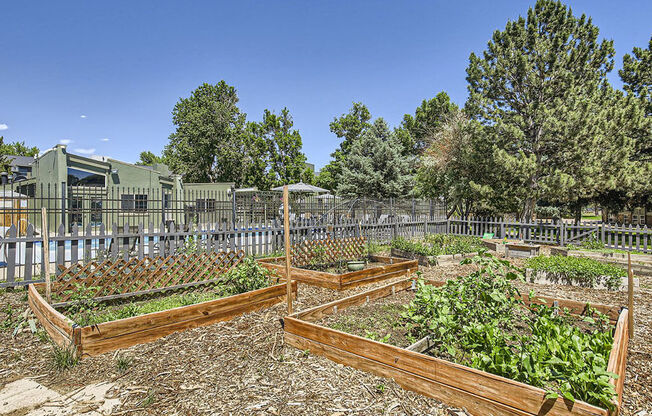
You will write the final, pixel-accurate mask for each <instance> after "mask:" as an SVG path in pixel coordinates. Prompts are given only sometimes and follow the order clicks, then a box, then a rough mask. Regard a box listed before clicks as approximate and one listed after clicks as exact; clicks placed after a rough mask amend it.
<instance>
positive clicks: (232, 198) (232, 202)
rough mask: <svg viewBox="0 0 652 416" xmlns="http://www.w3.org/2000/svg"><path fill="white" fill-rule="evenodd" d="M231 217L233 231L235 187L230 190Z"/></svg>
mask: <svg viewBox="0 0 652 416" xmlns="http://www.w3.org/2000/svg"><path fill="white" fill-rule="evenodd" d="M231 211H232V212H231V215H233V221H231V223H232V224H233V229H234V230H235V211H236V206H235V187H232V188H231Z"/></svg>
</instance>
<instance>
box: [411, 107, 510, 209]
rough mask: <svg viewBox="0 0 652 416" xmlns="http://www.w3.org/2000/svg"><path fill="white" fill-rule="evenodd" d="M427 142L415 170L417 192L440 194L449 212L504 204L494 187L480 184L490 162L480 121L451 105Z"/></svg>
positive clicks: (488, 207) (436, 196)
mask: <svg viewBox="0 0 652 416" xmlns="http://www.w3.org/2000/svg"><path fill="white" fill-rule="evenodd" d="M428 142H429V145H428V147H427V148H426V149H425V150H424V152H423V154H422V156H421V159H420V163H419V168H418V170H417V174H416V187H415V188H416V192H417V194H419V195H422V196H426V197H429V198H443V199H444V200H445V201H446V205H447V207H448V210H447V211H448V212H447V215H448V216H451V215H454V214H455V215H460V216H467V215H469V214H470V212H471V211H473V212H474V213H476V214H478V213H488V212H490V211H495V210H496V209H498V207H500V208H505V207H504V206H500V204H499V202H500V198H501V197H500V193H499V192H496V191H497V189H496V187H488V186H482V185H481V184H482V183H483V181H484V178H485V175H487V174H488V173H489V172H490V171H491V169H492V166H491V163H490V159H487V158H486V151H487V149H486V145H485V141H484V135H483V134H482V126H481V125H479V123H477V122H473V121H471V120H469V118H468V117H467V116H466V115H465V114H464V112H463V111H461V110H459V109H454V110H452V111H451V112H450V113H448V114H447V115H445V116H444V117H442V119H441V120H439V122H438V125H437V127H436V128H435V129H434V131H432V132H430V138H429V140H428ZM492 213H493V212H492Z"/></svg>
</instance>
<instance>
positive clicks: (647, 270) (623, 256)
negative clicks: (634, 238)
mask: <svg viewBox="0 0 652 416" xmlns="http://www.w3.org/2000/svg"><path fill="white" fill-rule="evenodd" d="M550 254H551V255H558V256H567V257H586V258H590V259H594V260H598V261H601V262H604V263H611V264H615V265H618V266H619V267H623V268H627V253H626V252H623V251H618V250H610V249H595V250H588V249H582V250H577V249H574V248H570V247H551V248H550ZM630 255H631V258H632V271H633V272H634V274H635V275H637V276H652V255H651V254H637V253H631V254H630Z"/></svg>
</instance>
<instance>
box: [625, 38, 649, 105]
mask: <svg viewBox="0 0 652 416" xmlns="http://www.w3.org/2000/svg"><path fill="white" fill-rule="evenodd" d="M618 74H619V75H620V78H621V79H622V81H623V83H624V86H623V88H624V89H625V91H627V92H628V93H630V94H634V95H635V96H636V97H639V98H641V99H643V100H645V102H646V114H647V116H648V117H649V116H652V36H650V41H649V42H648V45H647V49H643V48H639V47H636V48H634V50H633V51H632V55H629V54H625V56H623V69H621V70H620V71H618Z"/></svg>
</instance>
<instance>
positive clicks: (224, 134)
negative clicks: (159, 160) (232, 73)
mask: <svg viewBox="0 0 652 416" xmlns="http://www.w3.org/2000/svg"><path fill="white" fill-rule="evenodd" d="M237 104H238V95H237V92H236V89H235V88H234V87H232V86H230V85H228V84H227V83H226V82H224V81H220V82H219V83H217V84H216V85H211V84H207V83H204V84H202V85H200V86H199V87H198V88H197V89H196V90H194V91H193V92H192V94H191V95H190V97H188V98H181V99H180V100H179V102H178V103H177V104H176V105H175V106H174V110H173V111H172V120H173V122H174V125H175V126H176V127H177V129H176V131H175V132H174V133H172V134H171V135H170V138H169V143H168V145H167V146H166V147H165V150H164V152H163V156H164V157H165V160H166V161H167V162H168V164H169V167H170V168H171V169H172V171H173V172H175V173H179V174H182V175H183V177H184V180H185V181H187V182H236V184H237V185H241V181H242V178H243V169H242V160H243V153H244V151H245V149H246V145H245V143H244V138H245V135H244V134H243V132H244V127H245V118H246V115H245V114H244V113H241V112H240V109H239V108H238V105H237Z"/></svg>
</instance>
